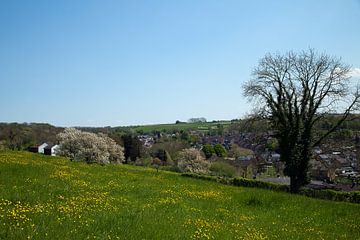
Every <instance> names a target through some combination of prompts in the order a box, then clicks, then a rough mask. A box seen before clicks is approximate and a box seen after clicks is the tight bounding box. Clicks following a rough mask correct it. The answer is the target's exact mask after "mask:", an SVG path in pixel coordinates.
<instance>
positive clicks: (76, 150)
mask: <svg viewBox="0 0 360 240" xmlns="http://www.w3.org/2000/svg"><path fill="white" fill-rule="evenodd" d="M57 137H58V139H59V141H60V148H59V150H58V153H59V155H61V156H65V157H69V158H70V159H71V160H76V161H85V162H87V163H93V162H96V163H101V164H108V163H122V162H123V161H124V153H123V152H124V149H123V147H121V146H119V145H117V144H116V143H115V141H114V140H112V139H111V138H109V137H108V136H106V135H105V134H95V133H89V132H83V131H80V130H77V129H75V128H67V129H65V130H64V132H62V133H59V134H58V136H57Z"/></svg>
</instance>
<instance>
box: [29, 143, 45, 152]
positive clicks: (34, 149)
mask: <svg viewBox="0 0 360 240" xmlns="http://www.w3.org/2000/svg"><path fill="white" fill-rule="evenodd" d="M47 146H48V144H47V143H43V144H41V145H35V146H31V147H30V148H29V151H30V152H34V153H42V154H44V149H45V147H47Z"/></svg>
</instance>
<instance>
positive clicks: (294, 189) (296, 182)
mask: <svg viewBox="0 0 360 240" xmlns="http://www.w3.org/2000/svg"><path fill="white" fill-rule="evenodd" d="M301 182H302V181H300V179H299V178H298V177H297V176H290V192H291V193H298V192H299V191H300V187H301Z"/></svg>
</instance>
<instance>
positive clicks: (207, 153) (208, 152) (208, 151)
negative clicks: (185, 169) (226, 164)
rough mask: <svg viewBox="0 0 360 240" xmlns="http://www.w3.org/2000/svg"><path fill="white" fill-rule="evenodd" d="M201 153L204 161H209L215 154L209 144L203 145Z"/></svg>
mask: <svg viewBox="0 0 360 240" xmlns="http://www.w3.org/2000/svg"><path fill="white" fill-rule="evenodd" d="M202 151H203V152H204V154H205V157H206V159H209V158H211V157H212V156H213V154H215V150H214V147H213V146H212V145H211V144H204V146H203V147H202Z"/></svg>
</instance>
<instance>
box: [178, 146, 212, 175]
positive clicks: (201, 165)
mask: <svg viewBox="0 0 360 240" xmlns="http://www.w3.org/2000/svg"><path fill="white" fill-rule="evenodd" d="M178 167H179V169H180V171H181V172H191V173H202V174H206V173H208V172H209V168H210V163H209V162H207V161H206V160H205V159H204V157H203V156H201V153H200V151H199V150H196V149H195V148H189V149H184V150H182V151H181V152H180V153H179V155H178Z"/></svg>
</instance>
